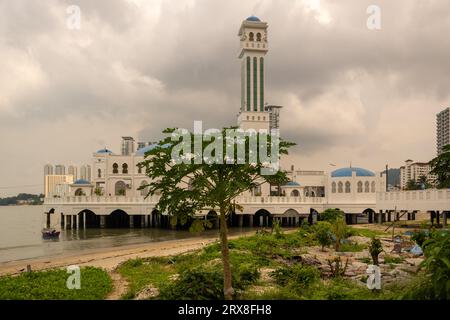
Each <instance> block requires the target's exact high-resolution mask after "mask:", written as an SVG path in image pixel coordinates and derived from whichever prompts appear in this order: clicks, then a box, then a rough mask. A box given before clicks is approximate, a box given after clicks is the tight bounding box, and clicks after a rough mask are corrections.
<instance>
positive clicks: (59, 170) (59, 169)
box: [54, 164, 66, 176]
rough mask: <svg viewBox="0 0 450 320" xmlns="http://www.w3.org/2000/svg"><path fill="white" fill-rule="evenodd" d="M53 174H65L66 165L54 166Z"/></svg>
mask: <svg viewBox="0 0 450 320" xmlns="http://www.w3.org/2000/svg"><path fill="white" fill-rule="evenodd" d="M54 173H55V175H57V176H63V175H65V174H66V167H65V166H64V165H62V164H58V165H56V166H55V172H54Z"/></svg>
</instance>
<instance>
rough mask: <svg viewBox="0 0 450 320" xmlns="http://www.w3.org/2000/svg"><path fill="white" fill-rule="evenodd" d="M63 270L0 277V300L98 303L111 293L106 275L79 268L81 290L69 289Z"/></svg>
mask: <svg viewBox="0 0 450 320" xmlns="http://www.w3.org/2000/svg"><path fill="white" fill-rule="evenodd" d="M69 276H70V274H68V273H67V272H66V270H50V271H42V272H31V273H24V274H21V275H19V276H14V277H10V276H7V277H1V278H0V300H102V299H105V298H106V296H107V295H108V293H110V292H111V290H112V281H111V278H110V277H109V275H108V274H107V273H106V272H105V271H103V270H101V269H97V268H91V267H88V268H82V269H81V289H80V290H69V289H68V288H67V285H66V281H67V279H68V277H69Z"/></svg>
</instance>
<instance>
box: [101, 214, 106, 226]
mask: <svg viewBox="0 0 450 320" xmlns="http://www.w3.org/2000/svg"><path fill="white" fill-rule="evenodd" d="M105 226H106V216H100V228H102V229H103V228H105Z"/></svg>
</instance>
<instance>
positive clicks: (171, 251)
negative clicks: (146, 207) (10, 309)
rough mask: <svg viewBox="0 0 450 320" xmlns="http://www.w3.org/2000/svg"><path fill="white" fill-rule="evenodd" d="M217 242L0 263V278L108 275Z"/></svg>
mask: <svg viewBox="0 0 450 320" xmlns="http://www.w3.org/2000/svg"><path fill="white" fill-rule="evenodd" d="M254 234H255V231H254V230H253V231H248V232H245V233H241V234H238V235H232V236H229V239H230V240H231V239H237V238H240V237H248V236H251V235H254ZM218 240H219V234H216V235H208V236H199V237H195V238H188V239H176V240H167V241H161V242H150V243H145V244H133V245H125V246H120V247H114V248H102V249H92V251H90V252H84V253H79V254H66V255H59V256H55V257H44V258H31V259H24V260H20V261H10V262H4V263H0V276H6V275H19V274H21V273H23V272H24V271H25V270H26V269H27V265H31V269H32V270H33V271H45V270H48V269H57V268H64V267H67V266H70V265H78V266H80V267H87V266H91V267H97V268H102V269H105V270H106V271H108V272H110V271H113V270H114V269H115V268H116V267H117V266H118V265H120V264H121V263H123V262H125V261H127V260H130V259H136V258H149V257H158V256H171V255H176V254H182V253H187V252H190V251H195V250H198V249H201V248H203V247H205V246H207V245H209V244H212V243H214V242H216V241H218Z"/></svg>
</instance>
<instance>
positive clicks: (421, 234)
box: [411, 230, 428, 247]
mask: <svg viewBox="0 0 450 320" xmlns="http://www.w3.org/2000/svg"><path fill="white" fill-rule="evenodd" d="M427 239H428V233H427V232H425V231H423V230H420V231H418V232H414V233H413V235H412V236H411V240H412V241H414V242H415V243H417V245H418V246H419V247H422V246H423V243H424V242H425V241H426V240H427Z"/></svg>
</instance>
